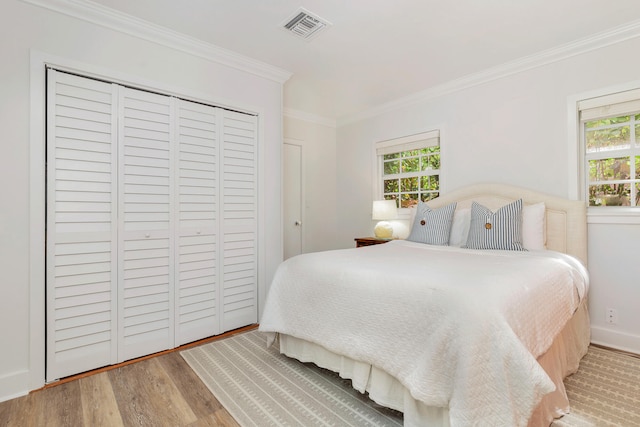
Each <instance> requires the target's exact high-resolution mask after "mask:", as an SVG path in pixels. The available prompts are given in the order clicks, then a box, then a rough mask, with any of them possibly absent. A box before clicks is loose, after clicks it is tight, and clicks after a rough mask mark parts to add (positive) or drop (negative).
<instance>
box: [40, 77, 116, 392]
mask: <svg viewBox="0 0 640 427" xmlns="http://www.w3.org/2000/svg"><path fill="white" fill-rule="evenodd" d="M47 78H48V85H47V117H48V123H47V273H46V274H47V292H46V293H47V371H46V372H47V373H46V377H47V381H52V380H55V379H58V378H61V377H64V376H68V375H71V374H75V373H78V372H83V371H86V370H89V369H94V368H97V367H101V366H104V365H109V364H111V363H115V362H116V358H117V353H116V345H115V342H116V331H117V329H116V326H117V322H116V319H117V313H116V310H115V307H116V305H115V304H114V300H115V298H116V283H117V276H116V274H117V261H116V256H117V254H116V231H117V230H116V193H117V189H116V186H115V182H116V181H115V175H116V159H117V157H116V155H117V144H116V138H115V133H116V119H115V117H116V111H115V105H116V104H115V100H116V98H117V90H118V88H117V86H115V85H111V84H108V83H103V82H98V81H94V80H91V79H86V78H82V77H77V76H73V75H69V74H65V73H60V72H57V71H54V70H48V72H47Z"/></svg>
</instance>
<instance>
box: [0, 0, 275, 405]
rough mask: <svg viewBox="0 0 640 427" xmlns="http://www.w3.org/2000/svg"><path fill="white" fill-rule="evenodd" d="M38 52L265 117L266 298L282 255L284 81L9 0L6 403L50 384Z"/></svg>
mask: <svg viewBox="0 0 640 427" xmlns="http://www.w3.org/2000/svg"><path fill="white" fill-rule="evenodd" d="M34 51H38V52H43V53H44V54H45V56H47V57H55V58H61V59H62V60H63V62H67V61H71V62H74V63H75V64H76V65H80V66H83V65H87V66H88V67H90V68H92V70H94V71H95V70H100V71H101V72H104V73H105V75H106V76H108V75H109V74H111V73H114V74H117V75H118V77H122V78H125V79H126V78H128V77H131V78H132V79H134V80H136V81H144V82H146V83H148V84H149V85H152V86H157V87H159V88H171V89H172V90H176V91H177V92H179V93H183V94H186V95H192V94H197V95H198V96H199V97H200V98H202V99H205V100H208V101H210V102H212V103H216V104H218V105H223V106H236V107H238V108H242V109H245V110H249V111H254V112H257V113H259V114H260V122H261V129H260V134H259V137H260V144H261V145H260V149H261V150H262V156H263V158H264V163H263V164H262V166H263V170H262V171H261V177H262V178H263V179H262V180H261V185H262V189H261V190H262V194H260V195H259V197H260V202H261V203H263V207H264V209H263V212H264V220H263V221H262V222H261V223H260V227H261V233H264V238H263V240H262V241H261V246H260V252H259V262H260V274H261V276H259V280H260V283H259V288H260V289H259V295H260V297H262V296H264V295H266V287H267V284H269V283H270V282H271V278H272V276H273V273H274V272H275V269H276V267H277V265H278V264H279V262H280V261H281V259H282V229H281V182H280V181H281V178H280V177H281V144H282V81H276V80H277V79H271V78H265V77H264V76H260V75H258V74H259V73H253V72H247V71H239V70H238V69H235V68H231V67H228V66H223V65H220V64H219V63H216V62H213V61H211V60H207V59H204V57H203V56H202V55H200V56H196V55H191V54H187V53H184V52H180V51H178V50H175V49H172V48H169V47H167V46H164V45H163V44H160V43H153V42H149V41H145V40H143V39H141V38H137V37H133V36H131V35H127V34H125V33H121V32H117V31H113V30H110V29H107V28H105V27H102V26H98V25H95V24H92V23H90V22H87V21H84V20H80V19H76V18H72V17H69V16H66V15H63V14H59V13H56V12H52V11H49V10H46V9H43V8H40V7H36V6H32V5H29V4H27V3H23V2H20V1H18V0H4V1H3V2H2V13H0V56H1V57H2V66H1V67H0V129H2V132H1V134H0V135H1V136H0V200H1V203H2V205H1V209H0V271H2V279H1V281H0V343H1V348H2V350H0V401H2V400H5V399H8V398H11V397H14V396H17V395H20V394H24V393H26V392H27V391H29V390H32V389H34V388H37V387H39V386H42V385H43V382H44V325H43V324H41V323H40V321H41V320H42V319H44V313H43V312H42V311H41V308H42V307H38V304H35V305H34V311H33V312H30V309H31V302H32V301H33V300H34V299H35V300H36V301H42V303H43V302H44V282H43V279H42V274H43V271H44V270H43V266H42V265H39V264H38V263H35V265H31V266H30V261H31V260H33V259H44V258H43V257H44V255H42V254H43V251H44V247H33V248H32V247H30V237H33V236H36V237H37V236H38V235H42V233H43V228H40V227H37V226H36V227H34V228H31V229H30V216H31V215H32V214H33V216H34V217H38V216H40V217H41V218H44V214H43V213H42V212H40V209H41V208H42V207H43V206H44V205H43V202H44V194H31V193H30V188H31V187H30V184H31V186H34V187H36V188H37V187H42V188H43V185H40V183H37V182H36V183H33V182H32V183H30V176H32V175H31V173H32V172H33V171H31V170H30V156H31V155H33V152H37V151H42V149H43V147H36V148H37V149H36V150H33V152H31V151H30V150H31V148H33V147H30V137H31V136H34V135H35V139H36V140H38V138H40V140H41V141H42V138H41V137H40V136H39V135H37V134H34V135H32V133H33V132H38V131H39V129H42V127H41V126H42V124H41V123H40V124H38V123H31V122H30V117H31V116H30V106H31V104H30V93H31V89H30V54H31V53H32V52H34ZM38 55H39V54H38ZM36 56H37V55H36ZM43 74H44V67H42V68H41V69H40V68H38V69H36V71H35V75H43ZM40 89H42V88H40ZM41 101H42V100H38V102H36V103H35V105H36V106H37V105H38V104H39V103H40V102H41ZM42 105H44V104H42ZM36 112H37V110H36ZM39 113H40V115H41V113H42V112H41V111H40V112H39ZM39 166H40V167H43V166H42V165H39ZM36 175H37V174H36ZM42 184H43V183H42ZM32 196H33V199H32V200H31V201H30V198H31V197H32ZM36 240H37V239H36ZM38 246H39V245H38ZM30 254H35V256H31V255H30ZM30 256H31V258H30ZM30 267H31V268H30ZM30 284H32V285H33V288H31V289H30ZM33 319H36V321H35V322H32V320H33ZM40 333H41V334H42V335H41V336H40Z"/></svg>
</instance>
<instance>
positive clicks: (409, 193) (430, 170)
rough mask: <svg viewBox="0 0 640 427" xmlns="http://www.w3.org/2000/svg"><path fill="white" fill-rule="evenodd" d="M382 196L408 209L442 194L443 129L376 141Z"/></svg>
mask: <svg viewBox="0 0 640 427" xmlns="http://www.w3.org/2000/svg"><path fill="white" fill-rule="evenodd" d="M376 155H377V158H378V171H379V172H378V173H379V181H380V185H381V189H382V191H381V193H382V194H381V195H382V197H383V198H384V199H386V200H396V203H397V204H398V207H400V208H408V207H411V206H413V205H416V204H417V203H418V202H419V201H423V202H426V201H428V200H431V199H433V198H436V197H438V195H439V194H440V132H439V131H437V130H436V131H431V132H426V133H421V134H417V135H411V136H407V137H403V138H397V139H393V140H389V141H382V142H379V143H377V144H376Z"/></svg>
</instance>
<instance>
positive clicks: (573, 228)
mask: <svg viewBox="0 0 640 427" xmlns="http://www.w3.org/2000/svg"><path fill="white" fill-rule="evenodd" d="M518 199H522V201H523V202H524V204H525V205H531V204H534V203H539V202H544V204H545V209H546V215H545V223H546V245H547V249H550V250H553V251H557V252H563V253H566V254H569V255H573V256H575V257H576V258H578V259H579V260H581V261H582V263H583V264H584V265H587V207H586V204H585V203H584V202H582V201H575V200H568V199H563V198H561V197H557V196H550V195H548V194H544V193H539V192H537V191H533V190H528V189H525V188H520V187H514V186H510V185H504V184H475V185H470V186H467V187H463V188H460V189H457V190H453V191H450V192H448V193H447V194H445V195H443V196H441V197H438V198H437V199H434V200H431V201H430V202H429V206H430V207H432V208H437V207H440V206H444V205H447V204H449V203H451V202H454V201H457V202H458V204H457V207H456V208H457V209H462V208H468V207H470V206H471V203H472V202H473V201H476V202H478V203H480V204H482V205H484V206H486V207H488V208H489V209H491V210H494V211H495V210H496V209H498V208H500V207H502V206H504V205H506V204H507V203H510V202H512V201H514V200H518Z"/></svg>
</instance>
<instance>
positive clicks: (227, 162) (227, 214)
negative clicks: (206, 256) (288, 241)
mask: <svg viewBox="0 0 640 427" xmlns="http://www.w3.org/2000/svg"><path fill="white" fill-rule="evenodd" d="M256 126H257V118H256V117H255V116H251V115H248V114H241V113H236V112H232V111H226V110H225V111H224V112H223V126H222V129H223V131H222V132H223V135H222V159H221V163H222V203H223V206H222V209H223V214H222V225H221V233H222V245H223V247H222V262H221V264H222V293H223V295H222V332H225V331H228V330H231V329H235V328H238V327H241V326H245V325H248V324H251V323H256V322H257V321H258V305H257V251H258V248H257V214H258V209H257V202H258V198H257V195H258V190H257V184H258V182H257V176H258V167H257V158H258V157H257V156H258V149H257V148H258V147H257V130H256Z"/></svg>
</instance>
